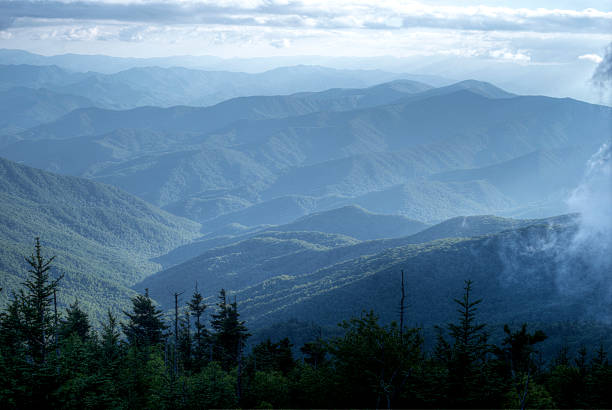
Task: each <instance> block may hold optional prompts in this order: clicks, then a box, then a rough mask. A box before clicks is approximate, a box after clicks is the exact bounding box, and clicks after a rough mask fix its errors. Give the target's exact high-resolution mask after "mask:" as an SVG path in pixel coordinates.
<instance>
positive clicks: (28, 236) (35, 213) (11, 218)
mask: <svg viewBox="0 0 612 410" xmlns="http://www.w3.org/2000/svg"><path fill="white" fill-rule="evenodd" d="M0 221H1V223H0V242H1V243H2V250H1V251H0V252H1V256H0V273H1V274H0V287H2V288H4V289H5V292H2V293H1V294H0V298H1V299H0V300H2V305H6V302H7V300H8V298H9V295H10V293H9V292H16V291H17V289H18V288H19V286H18V285H19V283H21V281H22V280H23V278H24V272H25V267H26V265H25V261H24V259H23V258H24V256H28V255H29V254H30V253H31V249H32V245H33V243H34V238H35V237H40V238H41V240H42V243H43V244H44V246H45V251H46V252H47V256H50V255H56V256H57V258H56V263H55V264H54V270H53V271H52V275H53V276H58V275H60V274H63V275H64V280H63V281H62V285H61V292H60V299H59V300H60V303H61V304H62V305H63V306H67V305H68V304H69V303H72V302H74V300H75V298H78V299H79V300H80V303H81V305H82V306H84V307H85V309H87V311H88V312H90V313H96V314H101V313H102V312H103V311H104V310H106V308H107V307H108V306H112V307H113V310H115V311H119V310H120V309H121V308H122V307H123V306H125V304H126V302H127V301H128V299H129V295H131V294H132V292H131V291H130V290H129V286H131V285H133V284H134V283H136V282H137V281H139V280H142V279H143V278H144V277H145V276H146V275H148V274H151V273H153V272H155V271H156V264H154V263H151V262H149V259H150V258H152V257H155V256H158V255H160V254H162V253H165V252H167V251H169V250H171V249H173V248H175V247H176V246H179V245H182V244H185V243H187V242H189V241H190V240H191V239H193V238H194V236H195V235H196V233H197V231H198V228H199V226H198V224H196V223H194V222H191V221H188V220H185V219H182V218H178V217H176V216H173V215H170V214H168V213H166V212H164V211H161V210H159V209H157V208H155V207H154V206H152V205H150V204H147V203H146V202H144V201H142V200H140V199H138V198H135V197H133V196H131V195H129V194H127V193H125V192H123V191H120V190H119V189H117V188H114V187H111V186H108V185H104V184H99V183H95V182H91V181H88V180H85V179H80V178H75V177H67V176H61V175H56V174H51V173H48V172H44V171H41V170H37V169H33V168H29V167H26V166H23V165H19V164H16V163H14V162H11V161H7V160H5V159H0ZM96 317H100V316H96Z"/></svg>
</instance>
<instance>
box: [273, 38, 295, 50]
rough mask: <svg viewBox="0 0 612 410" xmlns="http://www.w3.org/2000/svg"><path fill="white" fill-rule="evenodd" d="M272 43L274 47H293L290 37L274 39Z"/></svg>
mask: <svg viewBox="0 0 612 410" xmlns="http://www.w3.org/2000/svg"><path fill="white" fill-rule="evenodd" d="M270 45H271V46H272V47H274V48H288V47H291V40H289V39H288V38H283V39H279V40H273V41H271V42H270Z"/></svg>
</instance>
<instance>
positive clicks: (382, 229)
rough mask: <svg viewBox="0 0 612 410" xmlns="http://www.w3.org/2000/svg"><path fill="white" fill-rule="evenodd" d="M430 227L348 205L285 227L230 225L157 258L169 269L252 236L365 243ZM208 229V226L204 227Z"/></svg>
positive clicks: (296, 221) (404, 218) (311, 215)
mask: <svg viewBox="0 0 612 410" xmlns="http://www.w3.org/2000/svg"><path fill="white" fill-rule="evenodd" d="M426 227H427V225H425V224H423V223H421V222H418V221H414V220H411V219H409V218H406V217H403V216H400V215H380V214H373V213H371V212H368V211H366V210H365V209H362V208H359V207H355V206H345V207H341V208H337V209H332V210H329V211H324V212H318V213H312V214H309V215H307V216H304V217H301V218H298V219H297V220H295V221H293V222H290V223H288V224H285V225H256V226H254V227H247V226H245V225H241V224H239V223H230V224H228V225H225V226H223V227H221V228H220V229H219V230H217V231H214V232H211V233H208V234H206V235H205V236H204V237H202V238H200V239H198V240H196V241H194V242H192V243H189V244H187V245H183V246H180V247H178V248H176V249H174V250H172V251H171V252H169V253H168V254H166V255H163V256H160V257H159V258H156V259H155V262H158V263H160V264H162V265H163V266H164V268H168V267H171V266H175V265H178V264H180V263H182V262H185V261H187V260H189V259H191V258H194V257H196V256H198V255H200V254H202V253H204V252H205V251H208V250H210V249H213V248H219V247H224V246H227V245H230V244H233V243H237V242H240V241H244V240H247V239H249V238H253V237H260V236H266V235H271V234H276V233H279V232H288V233H291V232H300V234H304V233H306V232H315V233H316V232H320V233H325V234H332V235H342V236H346V237H350V238H352V239H354V241H355V242H356V243H357V242H359V241H363V240H372V239H380V238H395V237H400V236H407V235H410V234H413V233H415V232H418V231H422V230H424V229H425V228H426ZM204 229H206V227H205V228H204Z"/></svg>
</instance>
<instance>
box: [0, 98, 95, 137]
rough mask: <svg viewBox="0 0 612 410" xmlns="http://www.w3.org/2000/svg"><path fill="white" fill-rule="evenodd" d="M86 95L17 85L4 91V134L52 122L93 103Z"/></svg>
mask: <svg viewBox="0 0 612 410" xmlns="http://www.w3.org/2000/svg"><path fill="white" fill-rule="evenodd" d="M93 105H94V103H93V102H91V101H90V100H88V99H87V98H84V97H77V96H74V95H67V94H59V93H56V92H53V91H50V90H46V89H44V88H40V89H36V90H35V89H31V88H26V87H15V88H10V89H8V90H3V91H0V134H14V133H18V132H22V131H25V130H26V129H28V128H32V127H34V126H37V125H40V124H42V123H46V122H52V121H54V120H56V119H58V118H59V117H62V116H64V115H66V114H68V113H69V112H70V111H73V110H76V109H78V108H83V107H91V106H93Z"/></svg>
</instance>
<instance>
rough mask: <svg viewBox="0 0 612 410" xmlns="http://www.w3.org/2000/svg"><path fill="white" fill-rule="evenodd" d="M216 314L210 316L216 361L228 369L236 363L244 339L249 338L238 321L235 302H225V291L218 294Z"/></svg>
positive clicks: (242, 322)
mask: <svg viewBox="0 0 612 410" xmlns="http://www.w3.org/2000/svg"><path fill="white" fill-rule="evenodd" d="M217 307H218V312H217V313H215V314H213V315H212V319H213V320H212V323H211V326H212V328H213V330H214V331H215V333H214V343H215V350H216V354H217V359H218V360H219V361H220V362H221V363H222V364H223V365H224V367H225V368H229V367H231V366H234V365H235V364H237V363H238V359H239V358H240V356H241V354H242V349H243V348H244V345H245V342H246V339H247V338H248V337H249V336H250V334H249V333H248V332H247V328H246V326H244V321H241V320H240V314H239V313H238V307H237V305H236V301H234V302H233V303H228V302H227V295H226V293H225V289H221V291H220V292H219V302H218V303H217Z"/></svg>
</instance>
